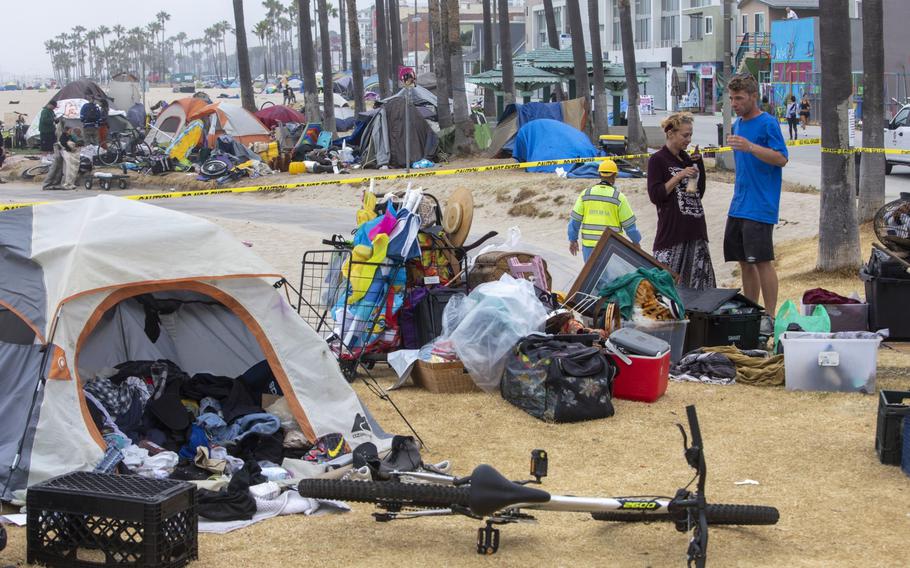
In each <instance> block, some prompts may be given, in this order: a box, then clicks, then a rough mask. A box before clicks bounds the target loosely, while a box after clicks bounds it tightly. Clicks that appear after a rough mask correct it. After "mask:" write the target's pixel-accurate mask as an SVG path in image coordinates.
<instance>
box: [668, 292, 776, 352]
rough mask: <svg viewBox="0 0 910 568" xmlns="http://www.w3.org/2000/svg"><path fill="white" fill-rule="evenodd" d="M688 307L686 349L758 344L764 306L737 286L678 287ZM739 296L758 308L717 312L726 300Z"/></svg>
mask: <svg viewBox="0 0 910 568" xmlns="http://www.w3.org/2000/svg"><path fill="white" fill-rule="evenodd" d="M678 292H679V296H680V299H681V300H682V302H683V305H684V306H685V308H686V317H687V318H688V319H689V327H688V329H687V331H686V342H685V347H684V349H683V351H684V352H686V353H688V352H689V351H692V350H693V349H698V348H699V347H715V346H718V345H735V346H737V347H739V348H740V349H756V348H758V334H759V329H760V327H761V317H762V315H763V314H764V308H762V307H761V306H759V305H758V304H756V303H755V302H753V301H751V300H749V299H748V298H746V297H745V296H743V295H742V294H740V293H739V289H736V288H729V289H728V288H711V289H709V290H693V289H691V288H679V289H678ZM731 300H736V301H738V302H742V303H743V304H746V305H747V306H750V307H753V308H756V312H755V313H751V314H715V313H713V312H715V311H716V310H717V309H718V308H720V307H721V306H723V305H724V304H725V303H727V302H729V301H731Z"/></svg>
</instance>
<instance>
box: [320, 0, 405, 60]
mask: <svg viewBox="0 0 910 568" xmlns="http://www.w3.org/2000/svg"><path fill="white" fill-rule="evenodd" d="M345 4H346V2H345V0H338V28H339V29H340V30H341V68H342V69H344V70H347V68H348V32H347V29H346V28H347V14H345V12H346V10H345V8H346V6H345ZM354 19H355V20H356V19H357V12H356V11H355V12H354ZM415 65H416V63H415Z"/></svg>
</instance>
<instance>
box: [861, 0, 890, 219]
mask: <svg viewBox="0 0 910 568" xmlns="http://www.w3.org/2000/svg"><path fill="white" fill-rule="evenodd" d="M862 17H863V146H865V147H866V148H883V147H884V139H885V136H884V134H885V130H884V129H885V105H884V98H885V96H884V93H883V92H882V86H883V85H884V84H885V77H884V75H885V74H884V67H885V45H884V39H883V38H884V31H883V25H884V20H883V12H882V0H864V2H863V14H862ZM884 204H885V155H884V154H879V153H866V154H863V157H862V160H861V161H860V168H859V221H860V222H861V223H864V222H866V221H871V220H872V218H873V217H874V216H875V212H876V211H878V210H879V208H881V206H882V205H884Z"/></svg>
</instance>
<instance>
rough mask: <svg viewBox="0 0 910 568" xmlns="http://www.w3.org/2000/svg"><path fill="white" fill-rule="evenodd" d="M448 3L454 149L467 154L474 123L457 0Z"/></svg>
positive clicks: (450, 0)
mask: <svg viewBox="0 0 910 568" xmlns="http://www.w3.org/2000/svg"><path fill="white" fill-rule="evenodd" d="M446 4H447V5H448V14H447V16H448V22H447V24H448V28H449V65H450V66H451V68H452V94H453V97H452V107H453V111H454V114H455V150H456V152H460V153H463V154H467V153H469V152H470V149H471V142H473V141H474V136H473V133H474V124H473V122H471V113H470V112H471V111H470V109H469V108H468V99H467V96H466V91H465V86H464V59H463V56H462V49H461V15H460V14H459V9H458V0H446Z"/></svg>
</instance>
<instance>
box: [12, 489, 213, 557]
mask: <svg viewBox="0 0 910 568" xmlns="http://www.w3.org/2000/svg"><path fill="white" fill-rule="evenodd" d="M26 509H27V520H28V522H27V529H26V532H27V536H26V539H27V553H26V554H27V557H28V563H29V564H34V563H40V564H44V565H45V566H65V567H74V566H78V567H91V566H130V567H152V566H155V567H162V568H177V567H180V566H185V565H186V564H187V563H188V562H189V561H190V560H195V559H196V558H198V556H199V554H198V540H197V530H198V522H199V520H198V517H197V513H196V487H195V486H194V485H193V484H191V483H186V482H182V481H170V480H157V479H147V478H144V477H139V476H136V475H110V474H105V473H90V472H75V473H68V474H65V475H61V476H59V477H55V478H53V479H49V480H47V481H44V482H42V483H39V484H37V485H33V486H32V487H29V488H28V493H27V496H26Z"/></svg>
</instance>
